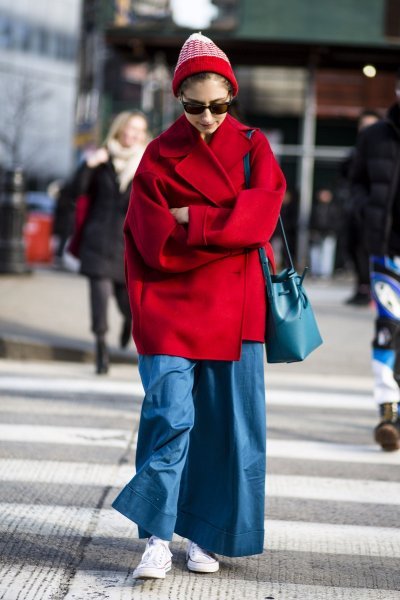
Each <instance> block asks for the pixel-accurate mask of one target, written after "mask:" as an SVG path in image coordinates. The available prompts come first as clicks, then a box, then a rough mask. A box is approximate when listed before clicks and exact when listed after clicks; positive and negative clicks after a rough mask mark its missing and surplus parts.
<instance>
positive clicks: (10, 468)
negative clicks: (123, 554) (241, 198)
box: [0, 459, 400, 506]
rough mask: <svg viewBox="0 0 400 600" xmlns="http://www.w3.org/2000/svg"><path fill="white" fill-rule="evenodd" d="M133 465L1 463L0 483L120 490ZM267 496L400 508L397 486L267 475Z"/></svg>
mask: <svg viewBox="0 0 400 600" xmlns="http://www.w3.org/2000/svg"><path fill="white" fill-rule="evenodd" d="M133 475H134V467H133V465H122V466H117V465H104V464H101V463H83V462H82V463H73V462H60V461H44V460H40V461H39V460H36V461H35V460H15V459H0V481H4V482H5V481H9V482H17V481H25V482H31V483H50V484H64V485H80V486H107V485H112V486H115V487H120V486H123V485H124V484H125V483H126V482H127V481H129V479H130V478H132V477H133ZM266 493H267V495H268V496H269V497H274V498H281V497H286V498H303V499H309V500H327V501H331V502H333V501H335V502H360V503H364V504H365V503H366V504H368V503H373V504H390V505H393V506H399V505H400V483H397V482H394V481H372V480H360V479H338V478H328V477H301V476H296V475H270V474H268V475H267V481H266Z"/></svg>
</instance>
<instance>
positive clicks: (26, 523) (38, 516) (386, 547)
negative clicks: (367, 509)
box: [0, 503, 400, 558]
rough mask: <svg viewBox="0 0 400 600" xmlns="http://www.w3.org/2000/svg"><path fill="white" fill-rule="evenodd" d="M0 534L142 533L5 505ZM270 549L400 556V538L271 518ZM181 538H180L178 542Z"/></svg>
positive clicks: (64, 510)
mask: <svg viewBox="0 0 400 600" xmlns="http://www.w3.org/2000/svg"><path fill="white" fill-rule="evenodd" d="M0 512H1V514H2V521H1V524H0V531H1V532H4V531H7V529H9V528H10V527H13V525H14V524H15V523H16V522H18V532H19V533H20V534H26V535H35V536H36V535H43V536H51V535H60V536H65V535H67V534H68V535H76V536H82V535H84V534H85V532H86V529H87V527H88V525H89V523H90V522H91V520H92V519H93V518H95V519H96V527H95V531H94V533H93V537H94V538H126V539H131V538H133V537H134V536H135V534H136V533H137V529H136V527H135V526H134V525H133V524H130V523H129V522H128V521H127V519H126V518H125V517H122V516H121V517H119V516H116V514H115V512H114V511H113V510H112V509H110V510H108V509H103V510H100V511H97V510H96V509H90V508H77V507H75V506H74V507H70V506H67V507H64V506H52V505H49V506H43V505H35V504H17V505H12V504H5V503H2V504H0ZM265 528H266V534H265V549H266V550H277V551H280V552H287V551H295V552H296V551H300V552H316V553H329V554H349V555H352V554H358V555H359V556H384V557H388V558H400V535H399V533H398V531H397V530H395V529H392V528H389V527H359V526H352V525H332V524H329V523H303V522H301V521H290V522H289V521H277V520H268V521H267V522H266V523H265ZM177 539H178V538H177Z"/></svg>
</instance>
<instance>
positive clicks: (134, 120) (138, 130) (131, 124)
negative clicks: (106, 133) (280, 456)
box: [118, 115, 147, 148]
mask: <svg viewBox="0 0 400 600" xmlns="http://www.w3.org/2000/svg"><path fill="white" fill-rule="evenodd" d="M146 138H147V123H146V121H145V119H143V117H141V116H140V115H135V116H134V117H131V118H130V119H129V121H128V122H127V123H126V125H125V127H123V128H122V130H121V132H120V134H119V136H118V141H119V143H120V144H121V146H124V148H131V147H132V146H136V145H143V144H145V143H146Z"/></svg>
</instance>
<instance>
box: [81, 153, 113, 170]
mask: <svg viewBox="0 0 400 600" xmlns="http://www.w3.org/2000/svg"><path fill="white" fill-rule="evenodd" d="M108 159H109V154H108V151H107V150H106V148H99V149H98V150H96V151H95V152H94V153H93V154H92V155H91V156H90V157H89V158H88V159H87V161H86V164H87V166H88V167H89V168H90V169H94V168H95V167H98V166H99V165H101V164H102V163H106V162H107V161H108Z"/></svg>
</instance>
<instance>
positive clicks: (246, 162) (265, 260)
mask: <svg viewBox="0 0 400 600" xmlns="http://www.w3.org/2000/svg"><path fill="white" fill-rule="evenodd" d="M253 133H254V129H250V130H249V131H247V132H246V136H247V137H248V138H249V139H250V138H251V136H252V135H253ZM243 164H244V178H245V183H246V188H247V189H249V188H250V175H251V169H250V152H248V153H247V154H246V155H245V156H244V158H243ZM279 225H280V227H281V232H282V238H283V244H284V247H285V250H286V256H287V258H288V261H289V264H290V268H291V269H293V271H294V265H293V259H292V255H291V252H290V250H289V244H288V242H287V238H286V233H285V228H284V226H283V221H282V217H281V215H279ZM258 252H259V254H260V259H261V264H262V266H263V270H264V275H265V268H264V266H266V268H267V269H268V257H267V255H266V252H265V250H264V248H259V249H258ZM268 273H269V270H268Z"/></svg>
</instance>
